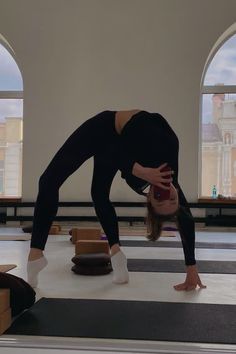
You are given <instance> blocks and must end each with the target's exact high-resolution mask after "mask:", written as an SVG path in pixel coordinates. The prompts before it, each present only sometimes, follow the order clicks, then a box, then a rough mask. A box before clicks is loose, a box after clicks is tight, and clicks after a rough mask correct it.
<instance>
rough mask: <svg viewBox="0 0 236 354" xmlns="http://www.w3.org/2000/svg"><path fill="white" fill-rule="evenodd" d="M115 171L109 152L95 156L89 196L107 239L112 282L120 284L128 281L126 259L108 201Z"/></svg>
mask: <svg viewBox="0 0 236 354" xmlns="http://www.w3.org/2000/svg"><path fill="white" fill-rule="evenodd" d="M117 170H118V167H117V165H116V158H115V156H114V155H112V153H111V151H108V152H106V153H104V154H102V155H101V156H98V155H96V156H95V157H94V172H93V181H92V190H91V194H92V199H93V202H94V208H95V211H96V214H97V216H98V218H99V221H100V223H101V225H102V228H103V230H104V232H105V234H106V236H107V238H108V242H109V246H110V250H111V263H112V268H113V282H114V283H119V284H122V283H127V282H128V281H129V273H128V269H127V259H126V257H125V255H124V253H123V252H122V251H121V250H120V241H119V228H118V221H117V216H116V212H115V209H114V207H113V205H112V203H111V201H110V199H109V194H110V189H111V184H112V181H113V178H114V176H115V174H116V172H117Z"/></svg>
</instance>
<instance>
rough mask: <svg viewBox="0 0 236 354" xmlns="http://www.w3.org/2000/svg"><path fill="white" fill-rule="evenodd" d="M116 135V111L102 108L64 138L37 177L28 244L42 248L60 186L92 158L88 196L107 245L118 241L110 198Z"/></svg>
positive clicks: (56, 203)
mask: <svg viewBox="0 0 236 354" xmlns="http://www.w3.org/2000/svg"><path fill="white" fill-rule="evenodd" d="M118 139H119V135H118V134H117V132H116V130H115V112H114V111H104V112H102V113H99V114H98V115H96V116H95V117H92V118H90V119H89V120H87V121H86V122H84V123H83V124H82V125H81V126H80V127H79V128H78V129H76V130H75V132H74V133H73V134H72V135H71V136H70V137H69V138H68V139H67V140H66V142H65V143H64V144H63V146H62V147H61V148H60V150H59V151H58V152H57V153H56V155H55V156H54V158H53V159H52V161H51V162H50V164H49V165H48V167H47V169H46V170H45V172H44V173H43V174H42V176H41V177H40V179H39V192H38V197H37V201H36V206H35V210H34V221H33V231H32V239H31V247H32V248H38V249H42V250H44V248H45V244H46V242H47V238H48V233H49V230H50V227H51V225H52V222H53V219H54V217H55V215H56V213H57V210H58V201H59V188H60V187H61V185H62V184H63V183H64V182H65V180H66V179H67V178H68V177H69V176H70V175H71V174H72V173H73V172H75V171H76V170H77V169H78V168H79V167H80V166H81V165H82V164H83V163H84V162H85V161H86V160H88V159H89V158H91V157H92V156H93V157H94V171H93V180H92V188H91V195H92V200H93V203H94V208H95V211H96V214H97V216H98V219H99V221H100V223H101V225H102V227H103V230H104V232H105V233H106V235H107V237H108V241H109V245H110V247H111V246H112V245H114V244H116V243H119V232H118V222H117V217H116V213H115V210H114V207H113V206H112V204H111V202H110V200H109V193H110V188H111V184H112V181H113V178H114V176H115V174H116V172H117V171H118V165H117V159H116V158H115V156H113V153H112V152H113V151H115V150H116V149H115V147H116V146H118Z"/></svg>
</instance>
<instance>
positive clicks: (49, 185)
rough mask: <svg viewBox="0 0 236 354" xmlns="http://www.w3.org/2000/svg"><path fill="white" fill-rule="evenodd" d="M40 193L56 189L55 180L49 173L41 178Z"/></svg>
mask: <svg viewBox="0 0 236 354" xmlns="http://www.w3.org/2000/svg"><path fill="white" fill-rule="evenodd" d="M38 186H39V191H40V192H44V191H45V192H47V191H49V190H52V189H55V187H56V183H55V182H54V183H53V179H52V178H50V176H49V175H48V174H47V173H43V174H42V175H41V176H40V178H39V183H38Z"/></svg>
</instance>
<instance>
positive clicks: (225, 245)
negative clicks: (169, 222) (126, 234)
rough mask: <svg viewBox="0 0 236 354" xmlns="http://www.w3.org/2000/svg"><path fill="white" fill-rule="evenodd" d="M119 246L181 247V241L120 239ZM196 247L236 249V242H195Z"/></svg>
mask: <svg viewBox="0 0 236 354" xmlns="http://www.w3.org/2000/svg"><path fill="white" fill-rule="evenodd" d="M121 246H124V247H172V248H180V247H182V244H181V241H156V242H152V241H148V240H147V241H145V240H144V241H142V240H141V241H137V240H134V241H132V240H122V241H121ZM195 247H196V248H212V249H236V243H227V242H216V243H213V242H195Z"/></svg>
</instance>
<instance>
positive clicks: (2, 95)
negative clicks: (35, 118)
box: [0, 41, 24, 202]
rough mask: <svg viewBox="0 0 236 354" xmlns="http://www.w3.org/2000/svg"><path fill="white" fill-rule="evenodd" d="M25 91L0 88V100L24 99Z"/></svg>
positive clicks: (7, 199)
mask: <svg viewBox="0 0 236 354" xmlns="http://www.w3.org/2000/svg"><path fill="white" fill-rule="evenodd" d="M0 45H3V46H4V47H5V48H6V49H7V50H8V51H9V53H10V54H11V55H12V57H13V58H14V59H15V56H14V53H13V51H12V50H11V49H10V48H7V47H6V46H5V45H4V43H3V42H2V41H0ZM23 93H24V91H22V90H0V100H1V99H4V100H7V99H22V100H23V99H24V94H23ZM0 201H9V202H11V201H12V202H16V201H21V198H17V197H12V198H11V197H9V196H8V197H4V196H2V195H1V196H0Z"/></svg>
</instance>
